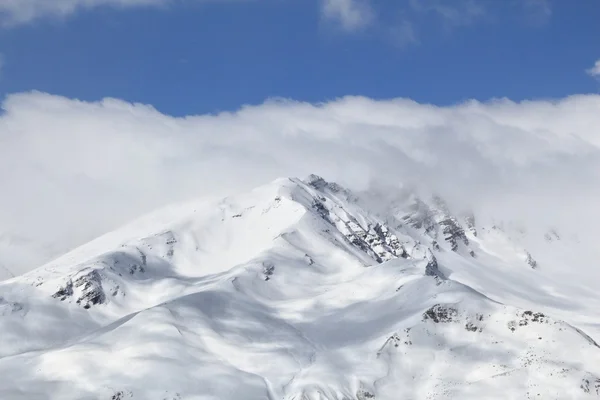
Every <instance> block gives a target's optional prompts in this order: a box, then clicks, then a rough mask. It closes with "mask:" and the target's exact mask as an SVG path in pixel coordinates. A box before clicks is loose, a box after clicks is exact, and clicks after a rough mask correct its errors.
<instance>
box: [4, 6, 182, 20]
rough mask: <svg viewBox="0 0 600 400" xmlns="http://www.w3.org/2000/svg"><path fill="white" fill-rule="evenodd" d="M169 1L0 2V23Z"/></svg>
mask: <svg viewBox="0 0 600 400" xmlns="http://www.w3.org/2000/svg"><path fill="white" fill-rule="evenodd" d="M170 2H171V0H1V1H0V21H1V22H2V23H3V24H4V25H15V24H20V23H25V22H29V21H31V20H34V19H37V18H40V17H66V16H68V15H70V14H73V13H74V12H76V11H78V10H82V9H92V8H95V7H101V6H112V7H121V8H128V7H138V6H160V5H164V4H167V3H170Z"/></svg>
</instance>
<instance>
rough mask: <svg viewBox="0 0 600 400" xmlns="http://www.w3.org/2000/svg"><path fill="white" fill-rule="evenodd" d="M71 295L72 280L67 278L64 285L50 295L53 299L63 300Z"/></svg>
mask: <svg viewBox="0 0 600 400" xmlns="http://www.w3.org/2000/svg"><path fill="white" fill-rule="evenodd" d="M71 296H73V282H72V281H71V280H69V281H68V282H67V283H66V285H65V286H63V287H61V288H59V289H58V291H57V292H56V293H54V294H53V295H52V297H54V298H55V299H60V301H65V300H66V299H67V298H69V297H71Z"/></svg>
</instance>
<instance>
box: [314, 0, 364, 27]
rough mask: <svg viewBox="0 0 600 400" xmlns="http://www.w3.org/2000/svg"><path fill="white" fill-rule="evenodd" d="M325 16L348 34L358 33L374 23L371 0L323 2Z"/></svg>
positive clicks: (330, 0) (331, 0)
mask: <svg viewBox="0 0 600 400" xmlns="http://www.w3.org/2000/svg"><path fill="white" fill-rule="evenodd" d="M322 1H323V3H322V13H323V16H324V17H325V18H326V19H328V20H331V21H333V22H335V23H338V24H339V26H340V27H341V28H342V29H343V30H344V31H347V32H352V31H356V30H359V29H362V28H364V27H366V26H368V25H369V24H370V23H371V22H373V21H374V18H375V16H374V11H373V8H372V7H371V5H370V3H369V0H322Z"/></svg>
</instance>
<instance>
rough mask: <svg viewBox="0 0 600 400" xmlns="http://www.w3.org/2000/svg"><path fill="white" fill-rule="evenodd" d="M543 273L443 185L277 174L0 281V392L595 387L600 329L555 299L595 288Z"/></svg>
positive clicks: (62, 394)
mask: <svg viewBox="0 0 600 400" xmlns="http://www.w3.org/2000/svg"><path fill="white" fill-rule="evenodd" d="M558 237H559V235H558V233H556V235H552V236H551V238H552V240H555V239H556V240H558V239H557V238H558ZM545 240H547V239H545ZM544 274H545V268H544V265H538V264H537V263H535V260H534V255H532V254H530V253H529V252H528V251H527V250H525V249H524V248H523V247H522V246H521V244H520V243H519V242H517V241H515V240H514V239H512V238H510V237H509V236H508V235H507V234H505V233H504V231H503V230H502V229H501V228H498V227H493V226H480V225H478V223H477V218H476V216H475V215H473V214H472V213H460V214H455V213H453V212H452V210H451V209H450V207H449V206H448V205H447V204H446V203H445V202H444V200H443V199H441V198H440V197H433V198H431V199H423V198H418V197H416V196H414V195H412V194H410V193H399V194H398V196H397V197H395V198H394V199H393V200H392V201H388V200H384V199H377V198H375V199H374V198H373V196H371V195H370V194H369V193H353V192H351V191H350V190H348V189H345V188H343V187H341V186H340V185H338V184H335V183H331V182H327V181H325V180H324V179H322V178H320V177H318V176H314V175H313V176H310V177H309V178H307V179H306V180H300V179H296V178H292V179H279V180H277V181H275V182H273V183H271V184H269V185H266V186H263V187H260V188H257V189H255V190H254V191H252V192H250V193H247V194H243V195H239V196H234V197H230V198H226V199H223V200H220V201H208V202H199V203H188V204H186V205H184V206H181V207H179V208H176V209H170V210H168V211H165V212H162V213H161V212H159V213H155V214H153V215H151V216H149V217H147V218H144V219H142V220H140V221H137V222H134V223H133V224H132V225H130V226H128V227H125V228H123V229H121V230H119V231H116V232H113V233H110V234H108V235H105V236H103V237H102V238H99V239H98V240H95V241H93V242H91V243H90V244H88V245H85V246H82V247H81V248H79V249H76V250H75V251H73V252H71V253H69V254H67V255H65V256H63V257H61V258H59V259H57V260H55V261H54V262H51V263H49V264H47V265H45V266H43V267H41V268H39V269H37V270H35V271H32V272H31V273H28V274H27V275H25V276H23V277H18V278H14V279H11V280H9V281H6V282H3V283H0V296H1V297H0V333H1V334H2V338H3V340H2V341H1V342H0V372H1V373H2V374H3V376H4V377H5V379H4V380H3V381H2V382H0V398H7V399H21V398H22V399H33V398H40V399H45V398H56V399H83V398H86V399H87V398H89V399H98V398H99V399H126V398H139V399H240V398H243V399H287V400H292V399H296V400H313V399H314V400H317V399H319V400H325V399H329V400H334V399H336V400H342V399H344V400H349V399H360V400H364V399H390V400H391V399H398V398H407V399H408V398H419V399H421V398H422V399H446V398H456V399H481V398H552V399H558V398H585V397H586V396H587V397H590V398H591V397H593V396H598V397H600V369H599V368H600V362H598V361H599V360H600V348H599V347H598V345H597V343H596V342H595V341H594V339H593V337H594V336H595V332H593V331H592V332H591V333H590V332H589V331H588V330H587V329H582V328H583V327H581V326H578V327H577V328H575V327H573V326H572V325H571V324H570V323H568V322H564V321H562V320H561V318H557V317H556V316H555V314H557V315H561V316H564V315H567V316H568V315H569V314H568V313H567V312H566V311H565V310H566V309H567V307H566V305H567V304H568V305H569V306H570V307H571V308H572V309H573V308H575V307H580V308H579V309H578V312H579V317H580V318H588V319H593V318H594V316H595V314H593V311H591V310H593V307H594V305H595V304H597V303H595V302H597V301H598V298H597V297H596V299H590V301H589V302H588V303H587V305H588V306H589V307H590V308H589V309H587V308H584V305H583V303H581V304H580V303H577V298H572V299H570V301H571V302H570V303H566V302H564V303H560V302H558V301H547V302H546V301H545V299H546V297H544V296H545V294H546V293H548V291H549V290H550V289H548V288H549V287H550V285H553V284H554V282H553V281H552V276H550V275H548V276H546V275H544ZM533 280H535V282H532V281H533ZM532 299H533V300H536V301H537V303H536V304H532ZM530 305H535V306H536V307H530ZM569 322H578V320H577V319H573V320H569ZM585 328H587V327H585Z"/></svg>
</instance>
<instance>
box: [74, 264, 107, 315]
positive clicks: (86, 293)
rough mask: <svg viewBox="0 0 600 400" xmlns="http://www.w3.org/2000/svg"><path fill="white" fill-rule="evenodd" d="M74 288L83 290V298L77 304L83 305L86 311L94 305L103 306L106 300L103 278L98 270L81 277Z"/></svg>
mask: <svg viewBox="0 0 600 400" xmlns="http://www.w3.org/2000/svg"><path fill="white" fill-rule="evenodd" d="M73 286H74V287H75V288H79V289H81V296H80V297H79V298H78V299H77V304H80V305H83V308H85V309H86V310H87V309H89V308H90V307H91V306H92V305H96V304H103V303H104V301H105V300H106V296H105V294H104V290H103V289H102V278H101V277H100V273H99V272H98V270H93V271H91V272H89V273H88V274H86V275H83V276H81V277H79V278H78V279H77V280H76V281H75V282H73Z"/></svg>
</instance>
